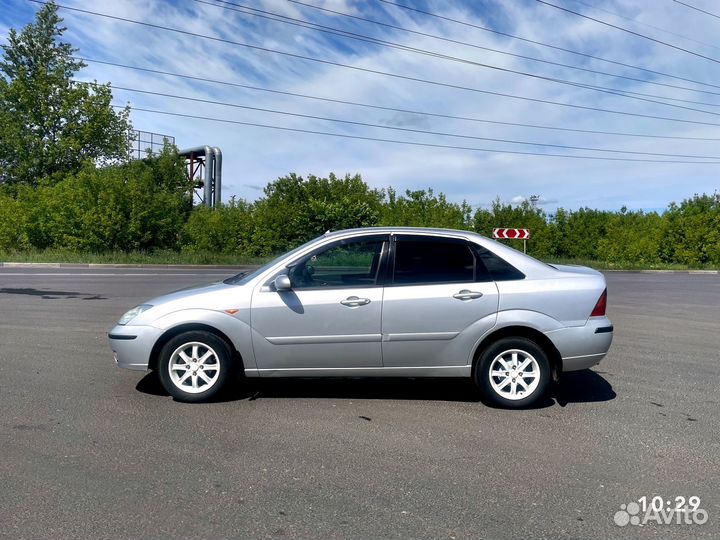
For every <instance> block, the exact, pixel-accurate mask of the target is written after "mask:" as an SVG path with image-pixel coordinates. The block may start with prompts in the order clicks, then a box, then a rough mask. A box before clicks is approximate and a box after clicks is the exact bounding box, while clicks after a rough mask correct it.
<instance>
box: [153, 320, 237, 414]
mask: <svg viewBox="0 0 720 540" xmlns="http://www.w3.org/2000/svg"><path fill="white" fill-rule="evenodd" d="M232 370H233V365H232V353H231V350H230V347H229V346H228V344H227V343H226V342H225V340H223V339H221V338H220V337H218V336H216V335H215V334H213V333H211V332H205V331H202V330H193V331H190V332H183V333H182V334H178V335H177V336H175V337H174V338H172V339H171V340H170V341H168V342H167V343H166V344H165V346H164V347H163V348H162V350H161V351H160V357H159V358H158V373H159V375H160V381H161V382H162V385H163V387H164V388H165V390H166V391H167V392H168V394H170V395H171V396H172V397H173V398H175V399H176V400H177V401H184V402H188V403H197V402H202V401H208V400H210V399H212V398H213V397H215V396H216V395H217V394H218V392H220V390H222V388H223V387H224V386H225V385H226V384H227V381H228V379H229V378H230V373H231V371H232Z"/></svg>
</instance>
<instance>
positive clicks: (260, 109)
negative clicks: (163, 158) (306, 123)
mask: <svg viewBox="0 0 720 540" xmlns="http://www.w3.org/2000/svg"><path fill="white" fill-rule="evenodd" d="M76 82H80V83H82V84H89V83H84V82H82V81H76ZM114 88H115V89H116V90H125V91H127V92H135V93H140V94H147V95H152V96H159V97H164V98H171V99H182V100H186V101H193V102H195V103H207V104H210V105H220V106H223V107H233V108H237V109H244V110H250V111H257V112H264V113H271V114H280V115H283V116H292V117H295V118H307V119H310V120H321V121H324V122H335V123H341V124H348V125H353V126H362V127H371V128H377V129H386V130H392V131H402V132H405V133H420V134H423V135H434V136H440V137H453V138H458V139H470V140H476V141H490V142H500V143H505V144H519V145H523V146H542V147H547V148H561V149H564V150H585V151H591V152H604V153H613V154H632V155H642V156H657V157H673V158H688V159H711V160H720V156H698V155H687V154H668V153H657V152H634V151H630V150H616V149H607V148H593V147H587V146H570V145H564V144H550V143H540V142H535V141H519V140H514V139H499V138H495V137H480V136H476V135H462V134H457V133H447V132H442V131H431V130H425V129H416V128H407V127H400V126H388V125H384V124H373V123H370V122H359V121H355V120H345V119H342V118H330V117H326V116H316V115H312V114H304V113H296V112H290V111H281V110H278V109H268V108H264V107H253V106H250V105H241V104H239V103H230V102H227V101H217V100H211V99H203V98H197V97H192V96H179V95H176V94H168V93H166V92H156V91H152V90H142V89H138V88H129V87H124V86H115V87H114Z"/></svg>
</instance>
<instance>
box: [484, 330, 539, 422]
mask: <svg viewBox="0 0 720 540" xmlns="http://www.w3.org/2000/svg"><path fill="white" fill-rule="evenodd" d="M474 377H475V383H476V384H477V385H478V387H479V388H480V391H481V392H482V394H483V397H484V398H485V399H486V400H488V401H489V402H491V403H492V404H494V405H498V406H500V407H505V408H509V409H519V408H523V407H528V406H530V405H532V404H534V403H536V402H537V401H538V400H539V399H540V398H541V397H543V396H544V395H545V393H546V392H547V389H548V385H549V384H550V379H551V372H550V362H549V361H548V358H547V354H545V351H544V350H543V349H542V348H541V347H540V346H539V345H538V344H537V343H535V342H534V341H531V340H530V339H527V338H523V337H508V338H502V339H499V340H498V341H496V342H495V343H493V344H492V345H490V346H489V347H488V348H487V349H485V350H484V351H483V352H482V354H481V355H480V358H479V359H478V361H477V363H476V364H475V373H474Z"/></svg>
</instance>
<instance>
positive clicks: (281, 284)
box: [273, 274, 292, 292]
mask: <svg viewBox="0 0 720 540" xmlns="http://www.w3.org/2000/svg"><path fill="white" fill-rule="evenodd" d="M273 283H274V284H275V290H276V291H278V292H282V291H289V290H290V289H292V283H290V278H289V277H288V276H287V274H280V275H279V276H278V277H276V278H275V281H274V282H273Z"/></svg>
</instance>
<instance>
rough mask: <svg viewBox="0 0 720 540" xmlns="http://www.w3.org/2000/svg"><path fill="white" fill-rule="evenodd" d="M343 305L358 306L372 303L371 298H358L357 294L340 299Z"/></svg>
mask: <svg viewBox="0 0 720 540" xmlns="http://www.w3.org/2000/svg"><path fill="white" fill-rule="evenodd" d="M340 303H341V304H342V305H343V306H348V307H356V306H365V305H367V304H369V303H370V299H369V298H358V297H357V296H348V297H347V298H346V299H345V300H340Z"/></svg>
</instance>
